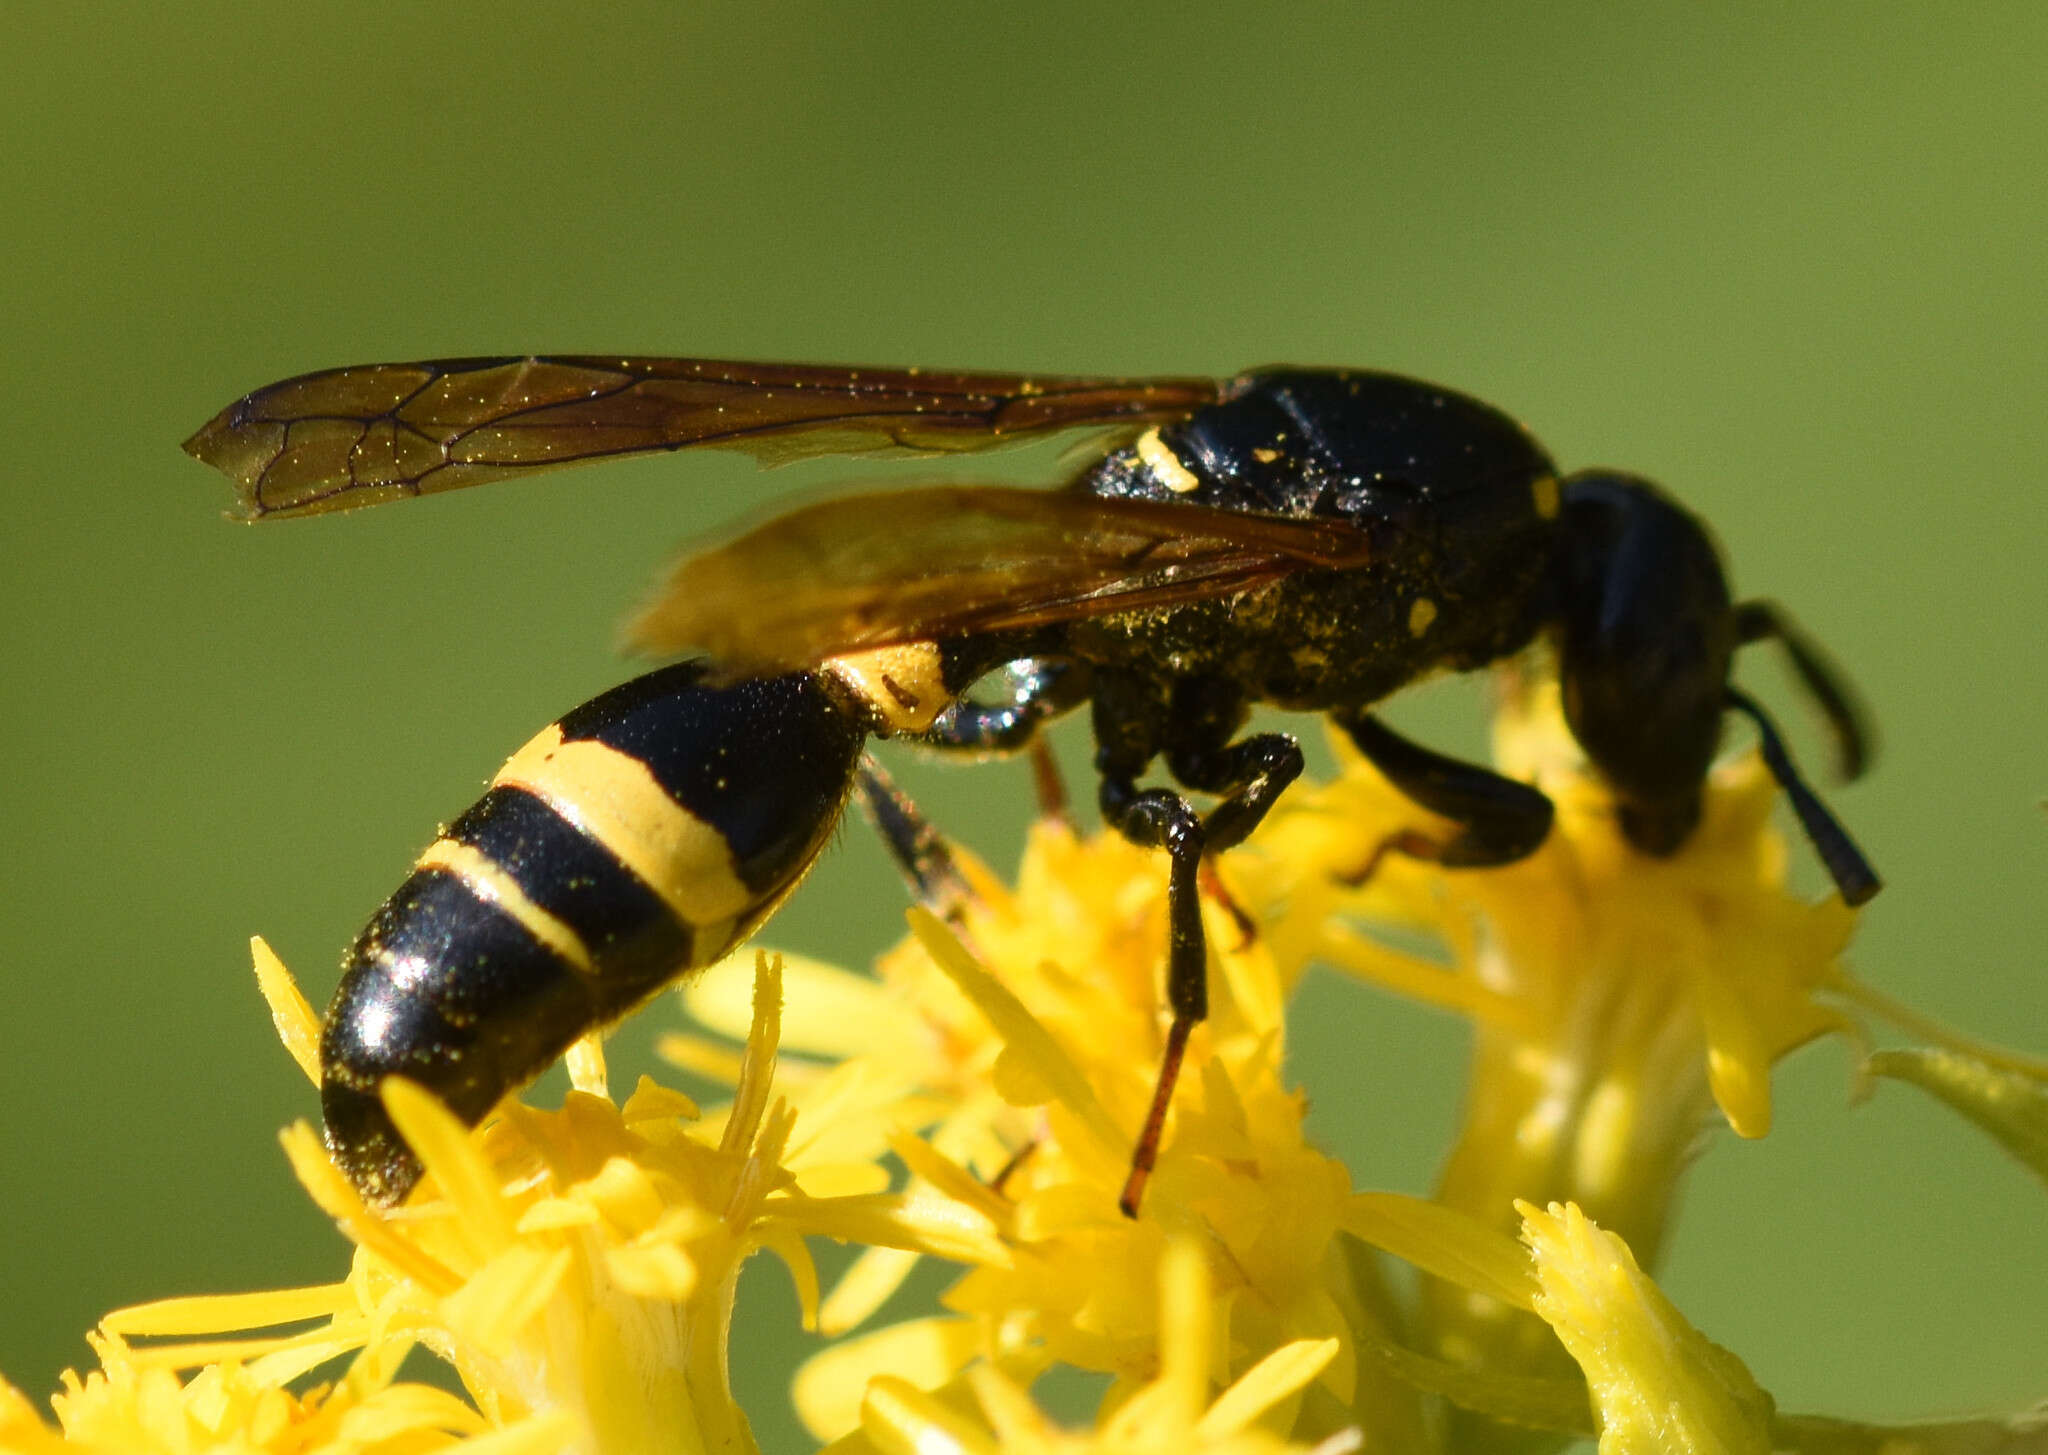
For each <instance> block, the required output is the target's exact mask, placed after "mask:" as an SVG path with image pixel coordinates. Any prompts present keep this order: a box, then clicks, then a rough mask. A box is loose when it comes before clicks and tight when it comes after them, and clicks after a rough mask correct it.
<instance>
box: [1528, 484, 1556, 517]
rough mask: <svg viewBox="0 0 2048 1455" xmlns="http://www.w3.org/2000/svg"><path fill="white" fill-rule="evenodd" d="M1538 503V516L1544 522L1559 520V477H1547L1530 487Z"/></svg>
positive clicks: (1530, 491) (1531, 493)
mask: <svg viewBox="0 0 2048 1455" xmlns="http://www.w3.org/2000/svg"><path fill="white" fill-rule="evenodd" d="M1529 493H1530V495H1531V496H1533V497H1534V498H1535V501H1536V514H1537V515H1538V516H1539V517H1541V518H1542V519H1544V520H1556V519H1557V504H1558V500H1557V476H1555V475H1545V476H1544V477H1543V478H1542V479H1540V480H1538V481H1537V482H1536V483H1535V484H1533V485H1531V486H1530V487H1529Z"/></svg>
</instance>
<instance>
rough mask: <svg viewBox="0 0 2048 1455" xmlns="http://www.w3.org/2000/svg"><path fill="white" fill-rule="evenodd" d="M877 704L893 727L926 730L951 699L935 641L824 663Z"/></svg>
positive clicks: (886, 726)
mask: <svg viewBox="0 0 2048 1455" xmlns="http://www.w3.org/2000/svg"><path fill="white" fill-rule="evenodd" d="M820 670H821V671H825V672H829V673H831V674H832V675H833V676H834V677H836V678H837V679H838V680H839V681H840V682H841V683H842V684H844V685H845V686H846V687H847V688H848V689H849V690H850V691H852V692H853V693H855V694H856V695H857V696H858V697H859V698H860V699H861V701H863V702H865V703H867V704H868V705H869V706H870V707H872V708H873V709H874V710H875V712H876V714H877V715H878V716H880V718H881V719H882V725H883V728H884V729H885V730H886V731H888V732H891V733H921V732H923V731H925V729H927V728H929V727H930V726H931V725H932V723H933V722H934V721H936V720H937V718H938V716H939V714H940V713H942V712H944V711H945V710H946V708H947V706H948V705H949V704H951V702H952V700H953V699H952V697H951V696H950V695H948V693H947V691H946V678H945V672H944V670H943V666H942V664H941V663H940V661H939V648H938V644H937V643H936V642H904V643H902V644H901V645H899V646H893V647H874V648H871V649H870V650H868V651H865V652H849V653H847V654H846V655H845V656H843V657H832V658H829V659H828V660H827V661H825V662H824V663H823V664H822V666H821V667H820Z"/></svg>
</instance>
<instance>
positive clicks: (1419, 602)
mask: <svg viewBox="0 0 2048 1455" xmlns="http://www.w3.org/2000/svg"><path fill="white" fill-rule="evenodd" d="M1435 620H1436V603H1435V602H1434V601H1431V600H1430V599H1429V598H1428V597H1427V596H1418V597H1416V598H1415V604H1414V605H1413V606H1411V607H1409V608H1408V635H1409V636H1411V637H1419V636H1421V635H1422V634H1423V633H1424V632H1426V631H1428V630H1429V624H1430V623H1431V622H1433V621H1435Z"/></svg>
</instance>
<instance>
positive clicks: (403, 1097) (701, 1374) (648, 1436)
mask: <svg viewBox="0 0 2048 1455" xmlns="http://www.w3.org/2000/svg"><path fill="white" fill-rule="evenodd" d="M257 969H258V976H259V979H260V980H261V982H262V984H263V986H264V990H265V994H266V995H267V997H268V998H269V1000H270V1003H271V1010H272V1015H273V1018H274V1019H275V1020H276V1022H277V1023H278V1026H279V1030H280V1033H281V1035H282V1037H283V1039H284V1041H285V1044H286V1046H287V1048H288V1049H290V1050H291V1051H292V1052H293V1054H294V1055H295V1056H296V1057H298V1058H299V1060H300V1063H301V1065H302V1066H304V1067H305V1068H306V1070H307V1071H308V1073H309V1074H312V1073H313V1072H314V1071H315V1070H316V1067H315V1065H314V1061H313V1050H312V1048H313V1046H314V1044H315V1043H316V1041H317V1024H316V1022H315V1019H314V1017H313V1014H312V1012H311V1010H310V1009H309V1008H308V1007H307V1006H306V1004H305V1002H304V1000H303V999H302V998H301V997H300V996H299V994H298V992H297V989H296V987H295V986H293V985H292V983H291V980H290V977H289V976H288V975H287V974H286V973H285V972H284V969H283V967H282V966H281V965H279V964H278V963H277V962H276V960H275V957H273V956H271V955H270V954H269V951H268V949H267V948H266V947H264V946H263V945H262V944H261V942H258V945H257ZM781 995H782V987H781V978H780V972H779V968H778V967H777V966H775V965H772V964H771V963H770V962H769V961H768V960H767V959H766V957H761V958H760V959H759V961H758V963H757V966H756V970H755V978H754V1015H753V1024H752V1027H751V1030H750V1033H749V1035H748V1039H747V1044H746V1051H745V1055H744V1057H743V1058H742V1062H741V1066H740V1080H739V1087H738V1095H737V1097H736V1099H735V1103H734V1106H733V1108H732V1109H731V1111H730V1113H729V1114H728V1115H727V1116H726V1118H725V1120H724V1123H723V1126H722V1128H720V1130H719V1131H718V1133H717V1135H716V1136H715V1138H714V1137H712V1136H707V1135H703V1134H699V1133H696V1132H694V1131H693V1130H692V1128H691V1127H690V1126H689V1125H688V1123H689V1122H690V1121H692V1120H693V1119H694V1118H695V1117H696V1115H697V1112H696V1108H695V1107H694V1106H693V1105H692V1104H691V1103H690V1102H689V1100H688V1099H687V1098H686V1097H683V1096H681V1095H680V1094H678V1093H676V1092H673V1091H670V1090H668V1089H666V1088H664V1087H661V1086H659V1085H657V1084H655V1083H654V1082H653V1081H651V1080H649V1079H647V1078H644V1077H643V1078H642V1079H641V1082H640V1084H639V1086H638V1088H637V1089H636V1090H635V1091H634V1093H633V1094H632V1095H631V1096H630V1097H628V1098H627V1099H626V1100H625V1102H624V1103H623V1104H617V1105H615V1104H614V1103H613V1102H612V1100H611V1098H610V1097H609V1096H608V1095H607V1094H605V1089H604V1071H603V1061H602V1056H601V1054H600V1053H599V1052H598V1051H597V1050H596V1048H595V1044H594V1043H589V1044H586V1045H585V1046H583V1047H581V1048H580V1049H579V1051H578V1052H577V1053H576V1054H575V1055H574V1056H572V1058H571V1066H572V1073H573V1075H574V1078H575V1080H576V1082H577V1087H576V1089H575V1090H572V1091H571V1092H570V1093H569V1096H568V1098H567V1100H566V1101H565V1102H564V1104H563V1106H562V1108H561V1110H560V1111H558V1112H542V1111H538V1110H535V1109H533V1108H530V1107H526V1106H523V1105H521V1104H519V1103H517V1102H512V1103H508V1104H507V1105H505V1106H504V1107H503V1108H501V1111H500V1114H499V1116H498V1117H497V1118H496V1119H495V1120H494V1121H491V1122H488V1123H486V1124H485V1125H484V1126H483V1127H482V1128H480V1129H478V1130H476V1131H470V1130H468V1129H465V1128H463V1127H462V1126H461V1125H460V1124H459V1123H457V1122H456V1121H455V1119H454V1118H453V1117H452V1116H451V1115H450V1114H449V1113H448V1112H447V1111H445V1110H444V1109H443V1108H442V1107H441V1106H440V1105H439V1104H438V1103H437V1102H435V1101H434V1100H433V1099H432V1098H431V1097H430V1096H428V1095H427V1094H426V1093H425V1092H423V1091H421V1090H419V1089H418V1088H417V1087H414V1086H411V1085H409V1084H407V1083H404V1082H402V1081H396V1080H394V1081H391V1082H387V1083H386V1084H385V1086H384V1088H383V1095H384V1098H385V1104H386V1106H387V1107H388V1108H389V1109H390V1111H391V1114H392V1118H393V1120H394V1121H395V1122H396V1123H397V1125H398V1127H399V1129H400V1130H401V1131H402V1132H403V1133H404V1134H405V1136H406V1138H407V1140H408V1141H409V1142H410V1143H411V1144H412V1146H413V1148H414V1150H415V1151H417V1152H418V1153H419V1155H420V1159H421V1161H422V1163H423V1164H424V1165H425V1167H426V1169H427V1177H426V1178H425V1179H424V1180H423V1182H422V1184H421V1187H420V1189H419V1190H418V1191H417V1192H416V1193H415V1194H414V1195H413V1196H412V1198H410V1199H409V1200H408V1201H407V1203H406V1204H405V1205H404V1206H403V1207H401V1208H398V1209H395V1210H381V1209H376V1208H372V1207H370V1206H368V1205H366V1204H365V1203H364V1202H363V1201H362V1199H361V1198H360V1197H359V1196H358V1195H357V1194H356V1191H355V1189H354V1188H353V1187H352V1186H351V1185H350V1184H349V1182H348V1181H347V1179H346V1178H344V1177H343V1176H342V1175H341V1173H340V1172H339V1171H338V1170H337V1169H336V1168H335V1167H334V1165H333V1164H332V1163H331V1162H330V1161H329V1160H328V1158H327V1155H326V1153H325V1151H324V1150H323V1149H322V1147H321V1145H320V1142H319V1139H318V1137H317V1136H316V1134H315V1133H314V1131H313V1129H312V1128H311V1127H309V1126H307V1125H305V1124H303V1123H301V1124H299V1125H296V1126H294V1127H292V1128H290V1129H289V1130H288V1131H287V1132H286V1133H285V1139H284V1140H285V1147H286V1151H287V1153H288V1154H289V1156H290V1158H291V1161H292V1166H293V1170H294V1171H295V1172H296V1173H297V1174H298V1176H299V1179H300V1181H301V1182H303V1183H304V1184H305V1186H306V1189H307V1191H308V1192H309V1193H310V1194H311V1195H312V1196H313V1199H314V1200H315V1201H316V1202H317V1203H318V1204H319V1205H320V1206H321V1207H322V1208H323V1209H324V1210H326V1211H327V1212H328V1213H329V1214H330V1215H331V1216H333V1217H334V1219H335V1220H336V1222H337V1223H339V1224H340V1226H341V1228H342V1230H343V1231H344V1232H345V1233H347V1234H348V1236H349V1237H350V1238H351V1239H352V1240H353V1241H354V1242H355V1243H356V1245H357V1246H356V1254H355V1259H354V1264H353V1268H352V1270H351V1272H350V1275H349V1277H348V1279H347V1280H346V1281H345V1282H343V1283H340V1284H336V1285H332V1286H329V1287H326V1288H317V1289H304V1290H297V1291H295V1292H287V1293H283V1294H275V1295H258V1296H252V1297H249V1298H245V1299H239V1300H238V1299H226V1300H213V1299H193V1300H174V1301H172V1302H171V1303H168V1304H159V1305H151V1306H147V1307H144V1308H140V1309H131V1310H126V1311H123V1312H121V1313H117V1314H114V1315H111V1316H109V1318H108V1320H107V1322H106V1327H107V1328H108V1329H110V1330H114V1331H117V1332H119V1333H122V1334H130V1335H132V1334H153V1335H165V1334H178V1333H182V1334H187V1335H189V1334H196V1333H215V1332H219V1331H222V1330H227V1329H235V1328H247V1327H249V1326H250V1325H251V1324H252V1323H255V1324H260V1323H264V1322H283V1321H288V1320H304V1319H307V1318H318V1319H320V1320H321V1321H322V1322H321V1323H320V1324H319V1325H317V1326H316V1327H315V1328H313V1329H312V1330H310V1331H308V1332H303V1333H298V1334H286V1335H253V1336H246V1337H242V1338H238V1339H234V1340H229V1341H217V1342H210V1343H206V1344H186V1345H160V1346H156V1347H153V1348H150V1349H148V1350H145V1351H142V1352H141V1354H140V1355H139V1356H138V1357H140V1358H142V1359H144V1360H146V1361H147V1363H148V1364H149V1366H150V1367H151V1368H154V1369H157V1370H163V1369H168V1368H179V1367H192V1366H195V1365H200V1364H205V1363H217V1362H220V1361H229V1364H230V1367H231V1366H232V1364H233V1363H234V1362H242V1361H246V1362H250V1363H251V1367H255V1366H256V1365H257V1364H260V1363H262V1362H263V1361H269V1367H270V1368H271V1369H273V1370H275V1371H278V1373H279V1379H278V1382H281V1381H282V1379H288V1378H291V1377H293V1376H295V1375H298V1374H301V1373H303V1372H305V1371H306V1370H308V1369H310V1368H311V1367H313V1366H314V1365H316V1364H318V1363H320V1362H322V1361H324V1360H327V1359H330V1358H332V1357H334V1356H335V1355H336V1354H339V1353H346V1352H348V1351H350V1350H361V1351H363V1355H364V1356H368V1355H370V1354H371V1353H373V1352H375V1351H380V1350H383V1349H385V1348H386V1347H387V1346H388V1345H389V1344H390V1343H391V1342H392V1341H393V1340H398V1341H402V1342H403V1344H404V1345H405V1347H410V1344H411V1343H412V1342H413V1341H417V1342H419V1343H421V1344H423V1345H425V1346H426V1347H428V1348H430V1349H432V1350H433V1351H434V1352H435V1353H436V1354H438V1355H440V1356H441V1357H442V1358H443V1359H445V1360H446V1361H447V1362H448V1363H449V1364H451V1365H452V1366H453V1367H454V1369H455V1370H456V1372H457V1373H458V1374H459V1375H460V1377H461V1379H462V1381H463V1384H464V1386H465V1388H466V1389H467V1390H468V1391H469V1394H470V1396H471V1397H472V1399H473V1400H474V1401H475V1403H476V1412H480V1413H476V1414H475V1415H474V1416H473V1421H472V1422H473V1424H474V1425H475V1427H476V1428H480V1429H492V1430H498V1431H512V1430H519V1429H524V1428H528V1427H529V1426H530V1425H531V1424H532V1423H533V1422H534V1421H536V1420H543V1419H544V1420H545V1421H546V1422H547V1428H549V1429H552V1430H554V1431H555V1438H554V1440H553V1443H552V1444H551V1445H550V1446H549V1448H556V1449H566V1450H575V1451H584V1452H603V1451H620V1452H632V1455H648V1452H659V1451H663V1450H672V1451H687V1452H697V1451H710V1450H729V1451H747V1450H752V1449H753V1448H754V1447H753V1440H752V1436H751V1434H750V1432H749V1430H748V1426H747V1421H746V1417H745V1415H744V1414H743V1413H742V1412H741V1411H740V1410H739V1408H738V1407H737V1406H736V1405H735V1404H734V1402H733V1399H732V1395H731V1391H730V1389H729V1387H728V1383H727V1370H726V1344H725V1340H726V1328H727V1324H728V1322H729V1320H730V1316H731V1306H732V1297H733V1291H734V1287H735V1284H736V1281H737V1279H738V1275H739V1270H740V1265H741V1264H742V1263H743V1262H744V1261H745V1260H746V1258H747V1257H748V1256H749V1255H750V1254H752V1253H753V1252H754V1251H755V1250H756V1249H758V1248H766V1249H769V1250H770V1251H772V1252H774V1253H775V1254H776V1255H777V1256H778V1257H780V1258H781V1259H782V1260H783V1261H784V1262H785V1263H786V1264H787V1265H788V1266H789V1269H790V1272H791V1275H792V1276H793V1277H794V1279H795V1280H796V1284H797V1288H798V1291H799V1293H800V1295H801V1296H802V1298H803V1301H804V1305H805V1308H806V1310H807V1311H814V1310H815V1308H816V1303H817V1275H816V1271H815V1269H814V1268H813V1266H812V1264H811V1260H810V1255H809V1252H808V1250H807V1249H806V1247H805V1245H804V1241H803V1240H804V1238H805V1236H806V1235H809V1234H813V1233H818V1234H824V1235H826V1236H828V1237H834V1238H840V1239H853V1240H858V1241H860V1242H863V1243H868V1244H880V1245H887V1246H892V1247H897V1248H903V1249H910V1250H915V1251H920V1252H935V1253H941V1254H944V1255H947V1256H954V1257H971V1258H977V1259H982V1260H991V1261H999V1260H1000V1259H1001V1258H1002V1257H1003V1256H1004V1253H1003V1250H1002V1248H1001V1245H1000V1244H999V1243H997V1242H996V1241H995V1239H994V1238H993V1236H992V1233H991V1230H990V1229H989V1227H988V1225H987V1222H986V1220H985V1219H983V1218H982V1217H981V1216H980V1215H979V1214H977V1213H976V1212H974V1211H973V1210H972V1209H969V1208H964V1207H962V1206H961V1205H959V1204H958V1203H955V1202H951V1201H948V1200H945V1199H941V1198H937V1197H933V1196H929V1195H909V1196H906V1195H892V1194H888V1193H875V1192H859V1193H852V1194H846V1195H839V1196H813V1195H811V1194H810V1193H808V1192H806V1191H804V1190H803V1189H802V1188H801V1187H800V1186H799V1185H798V1182H797V1177H796V1174H795V1173H794V1172H793V1171H792V1170H791V1169H790V1167H789V1165H788V1149H789V1147H790V1145H791V1143H792V1140H793V1133H794V1131H795V1128H796V1126H797V1125H798V1123H799V1122H800V1120H802V1117H803V1113H802V1112H800V1111H799V1110H798V1109H796V1108H793V1107H792V1106H791V1105H790V1103H789V1102H788V1101H786V1100H782V1099H779V1098H776V1097H774V1095H773V1092H772V1087H771V1081H772V1077H773V1073H774V1068H775V1056H776V1044H777V1023H778V1019H779V1016H780V1012H781ZM814 1120H820V1121H822V1120H823V1119H822V1118H814ZM812 1140H813V1141H814V1142H817V1141H820V1140H822V1141H823V1142H825V1143H829V1142H830V1141H831V1138H830V1136H829V1135H825V1136H824V1137H822V1138H817V1137H814V1138H813V1139H812ZM842 1180H844V1179H842ZM864 1180H867V1181H870V1182H873V1183H875V1184H877V1185H879V1184H881V1183H882V1181H883V1176H882V1174H881V1173H880V1172H879V1170H878V1169H877V1170H876V1171H875V1175H874V1176H873V1177H872V1178H868V1179H864ZM393 1363H394V1367H395V1360H394V1361H393ZM110 1374H111V1371H110ZM202 1377H203V1378H214V1379H215V1380H216V1382H219V1380H220V1379H223V1378H226V1376H216V1375H214V1374H213V1372H212V1371H209V1373H208V1375H206V1376H202ZM198 1382H199V1381H198V1380H195V1381H194V1384H195V1385H196V1384H197V1383H198ZM565 1432H566V1433H565ZM508 1438H509V1436H508ZM294 1448H296V1447H294ZM345 1448H354V1447H345ZM406 1448H411V1447H406ZM422 1448H426V1447H422ZM507 1448H508V1449H509V1448H513V1447H511V1446H508V1447H507ZM517 1448H520V1449H524V1448H525V1447H524V1446H519V1447H517Z"/></svg>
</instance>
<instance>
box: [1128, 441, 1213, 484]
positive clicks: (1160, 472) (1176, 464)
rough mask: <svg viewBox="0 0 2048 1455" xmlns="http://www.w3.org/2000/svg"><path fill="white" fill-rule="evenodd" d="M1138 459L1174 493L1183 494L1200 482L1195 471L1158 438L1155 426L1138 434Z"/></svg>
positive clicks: (1153, 476)
mask: <svg viewBox="0 0 2048 1455" xmlns="http://www.w3.org/2000/svg"><path fill="white" fill-rule="evenodd" d="M1138 459H1139V460H1140V461H1142V462H1143V463H1144V466H1145V468H1146V469H1147V470H1149V471H1151V473H1152V478H1153V479H1155V480H1157V481H1158V482H1159V483H1160V484H1161V485H1164V486H1165V487H1166V488H1167V489H1169V490H1171V491H1172V492H1173V493H1174V494H1176V495H1185V494H1187V493H1188V492H1189V491H1190V490H1194V489H1196V488H1198V487H1199V486H1200V485H1201V483H1202V482H1201V481H1200V480H1198V479H1196V478H1195V472H1194V471H1192V470H1190V469H1189V468H1188V467H1187V466H1186V465H1183V464H1182V463H1181V462H1180V457H1179V456H1178V455H1176V454H1174V452H1173V451H1172V450H1169V449H1168V448H1167V447H1166V441H1165V440H1163V439H1161V438H1159V430H1158V428H1157V427H1154V428H1152V429H1148V430H1146V431H1145V432H1144V433H1143V434H1141V435H1139V436H1138Z"/></svg>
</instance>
